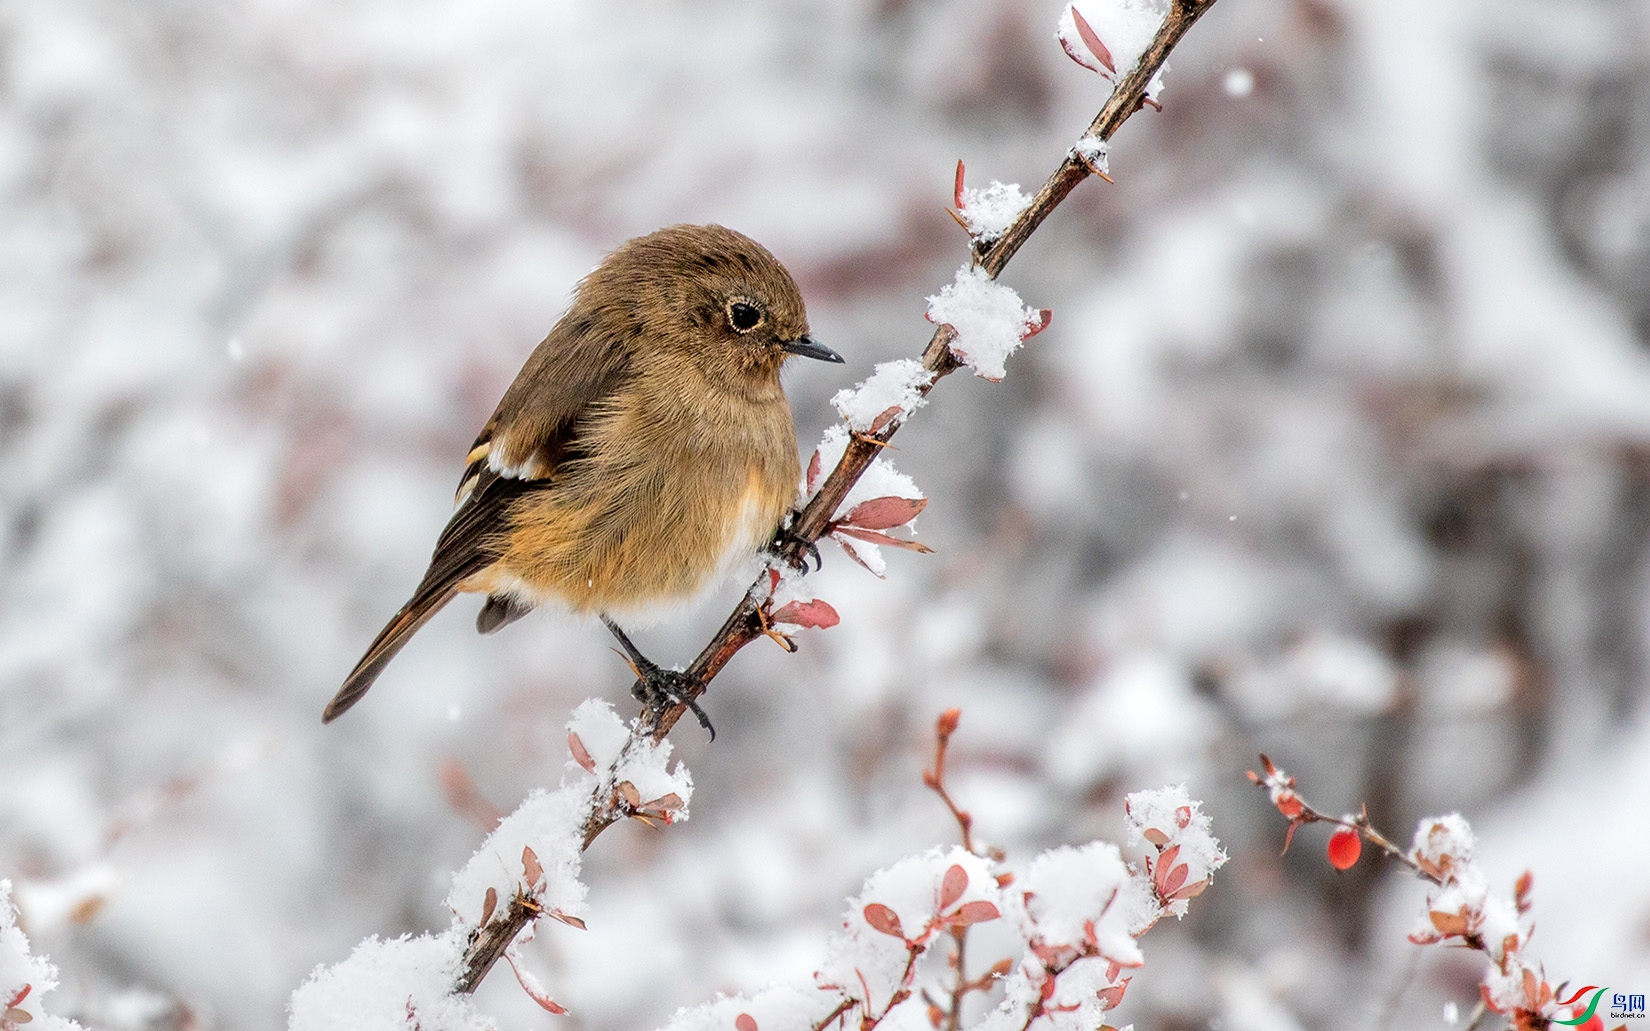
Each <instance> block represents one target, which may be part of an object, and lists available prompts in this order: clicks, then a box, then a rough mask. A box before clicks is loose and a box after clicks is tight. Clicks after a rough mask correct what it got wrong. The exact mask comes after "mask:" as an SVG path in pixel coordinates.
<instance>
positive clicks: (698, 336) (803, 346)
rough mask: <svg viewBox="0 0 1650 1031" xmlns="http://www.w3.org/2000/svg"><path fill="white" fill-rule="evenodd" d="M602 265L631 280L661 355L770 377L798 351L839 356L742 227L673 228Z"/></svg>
mask: <svg viewBox="0 0 1650 1031" xmlns="http://www.w3.org/2000/svg"><path fill="white" fill-rule="evenodd" d="M604 268H606V269H610V270H613V271H615V272H617V273H619V276H618V278H620V279H622V280H625V281H627V289H626V291H625V292H627V293H629V294H630V296H631V298H632V303H633V305H634V309H633V310H634V312H635V314H636V316H638V317H639V320H640V321H641V323H642V331H643V332H642V337H643V339H644V340H645V341H646V343H645V344H644V345H643V346H646V347H648V348H649V349H650V350H653V349H656V350H654V354H655V355H656V356H658V357H665V356H667V355H668V356H669V357H670V358H672V359H675V360H686V361H690V362H692V363H693V364H694V365H695V366H697V367H698V368H700V369H701V370H703V371H705V372H707V373H709V374H710V375H711V376H712V377H724V378H727V379H728V380H730V381H732V382H737V381H738V379H744V380H748V381H759V382H767V383H777V381H778V374H779V367H780V366H781V365H782V364H783V363H784V361H785V359H787V358H789V357H790V356H792V355H800V356H802V357H805V358H817V359H820V360H822V361H828V362H841V361H842V356H841V355H839V354H837V353H836V352H835V351H833V350H831V349H830V348H829V347H826V346H824V345H823V344H819V343H816V342H815V341H814V340H813V339H812V338H811V337H810V336H809V335H808V312H807V308H806V307H805V306H804V305H803V302H802V293H801V291H800V290H798V289H797V286H796V281H795V280H794V279H792V278H791V274H790V273H789V272H788V271H786V269H785V266H784V265H781V264H780V263H779V259H777V258H775V257H774V256H773V255H772V254H770V253H769V252H768V250H767V248H765V247H763V246H762V245H761V244H759V243H757V242H756V241H755V240H752V239H751V238H750V237H748V236H745V235H744V234H743V233H738V232H735V231H733V230H732V229H727V228H724V227H723V226H718V225H704V226H696V225H679V226H670V227H669V228H666V229H660V230H658V231H657V232H654V233H650V234H648V235H647V236H643V237H639V238H637V239H635V240H632V241H630V242H629V243H627V244H625V245H624V246H623V247H621V248H619V250H617V251H615V252H614V253H613V255H612V256H611V257H610V258H609V259H608V261H607V262H606V263H605V264H604ZM615 285H617V284H615ZM736 378H737V379H736Z"/></svg>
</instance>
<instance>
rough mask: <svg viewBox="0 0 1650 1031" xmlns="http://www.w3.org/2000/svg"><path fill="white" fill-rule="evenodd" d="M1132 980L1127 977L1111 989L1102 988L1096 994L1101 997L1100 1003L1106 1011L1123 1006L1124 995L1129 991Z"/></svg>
mask: <svg viewBox="0 0 1650 1031" xmlns="http://www.w3.org/2000/svg"><path fill="white" fill-rule="evenodd" d="M1131 980H1133V978H1128V977H1125V978H1124V979H1123V980H1122V981H1120V982H1118V983H1117V984H1114V985H1112V986H1111V987H1110V988H1102V989H1100V990H1099V991H1098V992H1096V993H1095V994H1096V995H1098V996H1100V1002H1101V1004H1102V1005H1103V1006H1105V1008H1106V1009H1109V1010H1114V1009H1116V1008H1117V1007H1119V1006H1121V1005H1122V1004H1123V993H1124V992H1125V991H1127V990H1128V987H1129V982H1130V981H1131Z"/></svg>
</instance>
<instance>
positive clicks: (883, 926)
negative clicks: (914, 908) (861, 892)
mask: <svg viewBox="0 0 1650 1031" xmlns="http://www.w3.org/2000/svg"><path fill="white" fill-rule="evenodd" d="M865 922H866V923H868V924H870V925H871V929H872V930H874V931H881V932H882V933H883V934H887V935H892V936H893V937H895V938H898V939H900V940H902V941H903V940H904V939H905V931H903V930H902V929H901V928H900V925H899V914H898V913H895V912H894V911H893V910H892V909H889V908H888V907H887V906H885V905H883V904H882V903H880V902H873V903H871V904H870V905H868V906H866V907H865Z"/></svg>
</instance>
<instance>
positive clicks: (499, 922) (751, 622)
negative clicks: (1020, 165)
mask: <svg viewBox="0 0 1650 1031" xmlns="http://www.w3.org/2000/svg"><path fill="white" fill-rule="evenodd" d="M1214 3H1215V0H1171V4H1170V7H1169V13H1168V14H1167V16H1166V17H1165V18H1164V20H1163V25H1162V26H1161V27H1160V28H1159V29H1158V31H1157V34H1156V36H1154V37H1153V38H1152V42H1151V44H1150V45H1149V46H1148V47H1147V48H1146V51H1145V53H1143V54H1141V56H1140V60H1139V61H1138V62H1137V63H1136V65H1135V68H1134V71H1132V72H1130V73H1129V74H1128V75H1126V76H1124V77H1123V78H1122V80H1121V81H1119V82H1118V83H1117V84H1116V86H1115V87H1114V88H1113V90H1112V93H1111V96H1110V97H1109V98H1108V99H1107V100H1106V103H1105V105H1104V106H1103V107H1101V109H1100V113H1099V114H1097V115H1095V117H1094V121H1093V122H1091V123H1090V124H1089V127H1088V129H1087V130H1086V132H1085V133H1084V136H1085V137H1093V138H1095V139H1098V140H1102V141H1104V140H1109V139H1111V137H1112V134H1113V133H1115V132H1116V131H1117V130H1118V128H1119V127H1121V126H1122V124H1123V123H1124V122H1125V121H1127V120H1128V118H1129V116H1130V115H1133V114H1134V113H1135V112H1136V111H1138V110H1140V109H1141V108H1142V107H1144V106H1145V105H1146V103H1147V101H1146V99H1145V97H1146V89H1147V87H1148V85H1149V84H1150V83H1151V81H1152V78H1153V76H1155V75H1156V74H1157V73H1158V70H1159V69H1161V68H1162V67H1163V64H1164V62H1165V61H1166V60H1167V59H1168V56H1169V52H1170V51H1171V50H1173V49H1174V48H1175V45H1176V44H1178V43H1179V42H1180V40H1181V37H1183V36H1185V34H1186V32H1187V30H1189V29H1190V28H1191V27H1192V25H1193V23H1195V22H1196V21H1197V20H1198V18H1200V17H1202V15H1203V12H1205V11H1207V10H1208V9H1209V8H1210V7H1212V6H1214ZM1093 174H1095V172H1094V169H1093V168H1092V167H1091V166H1090V165H1089V163H1088V162H1087V161H1086V160H1085V159H1084V158H1083V157H1082V156H1081V155H1079V154H1078V153H1077V151H1076V150H1075V149H1074V150H1072V151H1070V152H1068V153H1067V154H1066V157H1065V160H1063V161H1062V162H1061V163H1060V165H1059V167H1057V168H1056V169H1055V170H1054V172H1053V174H1052V175H1050V176H1049V177H1048V180H1047V181H1046V182H1044V183H1043V186H1042V188H1041V189H1039V190H1038V191H1037V194H1036V196H1034V197H1033V198H1032V200H1031V203H1030V205H1029V206H1027V207H1026V209H1025V210H1024V211H1022V212H1020V214H1019V216H1018V217H1017V218H1015V220H1014V221H1013V222H1012V223H1011V224H1010V225H1009V226H1008V228H1007V229H1006V230H1004V231H1003V233H1002V234H1001V235H1000V236H999V237H997V239H996V240H995V241H994V242H992V243H991V244H990V245H989V246H987V247H982V246H980V245H978V244H976V245H975V248H974V252H973V263H974V264H975V265H976V266H978V267H980V268H983V269H984V270H985V271H986V272H987V273H988V274H989V275H990V276H991V278H993V279H995V278H996V277H997V276H998V275H1000V274H1001V273H1002V271H1003V269H1004V267H1006V266H1007V265H1008V262H1009V260H1010V259H1011V258H1013V257H1014V255H1015V254H1016V253H1018V252H1019V250H1020V248H1021V246H1023V245H1024V244H1025V242H1026V241H1027V240H1028V239H1030V238H1031V234H1032V233H1034V232H1036V231H1037V227H1038V226H1040V225H1042V224H1043V220H1044V219H1046V218H1048V216H1049V214H1050V213H1052V212H1053V211H1054V209H1055V208H1056V207H1058V206H1059V204H1060V202H1061V201H1063V200H1065V199H1066V197H1067V196H1068V195H1069V194H1070V193H1071V191H1072V190H1074V189H1076V187H1077V184H1078V183H1080V182H1082V181H1083V180H1084V179H1086V178H1087V177H1089V176H1090V175H1093ZM955 339H956V333H955V331H954V330H952V329H951V327H950V326H940V327H938V328H937V329H935V330H934V335H933V336H932V337H931V338H930V339H929V341H928V345H927V347H925V348H924V349H923V352H922V364H923V367H924V368H926V369H927V370H928V371H929V372H931V373H932V374H933V378H932V380H931V381H930V382H928V383H926V384H924V385H923V386H921V388H920V390H921V393H922V394H923V395H924V396H926V395H927V394H928V393H929V391H931V390H932V389H933V388H934V384H936V383H938V382H939V381H940V380H941V379H943V378H944V377H946V376H948V375H950V374H951V373H952V372H954V371H956V370H957V369H958V368H959V367H960V366H961V363H960V362H958V360H957V358H956V357H955V355H953V354H952V352H951V343H952V341H953V340H955ZM899 425H900V421H899V420H895V421H894V422H893V423H892V424H891V425H889V426H887V427H885V428H883V429H881V430H879V431H877V432H875V433H863V434H859V433H856V434H854V435H852V437H851V438H850V439H849V441H848V446H847V450H845V451H844V452H843V455H842V459H841V460H840V461H839V462H838V463H837V465H836V468H835V469H833V470H831V474H830V476H828V477H827V478H826V479H825V482H824V483H822V484H821V485H820V488H819V490H818V492H817V493H815V494H814V496H813V497H812V498H810V499H809V500H808V502H807V504H806V505H805V506H804V507H803V508H802V510H801V512H800V513H798V515H797V518H796V519H795V521H794V522H793V523H792V524H791V526H790V528H789V532H788V534H787V535H786V537H785V538H784V539H783V540H782V541H781V542H779V543H778V544H777V546H776V548H775V550H776V551H777V553H778V555H779V560H780V561H785V562H789V563H791V564H793V565H794V564H799V563H800V562H802V561H803V557H804V552H805V551H806V550H807V548H808V547H809V545H810V544H812V543H813V542H815V541H818V540H819V539H820V538H821V537H823V536H824V535H825V533H826V532H827V529H828V526H829V524H830V521H831V518H832V517H833V516H834V515H835V514H836V511H837V509H838V508H839V507H840V506H841V504H842V501H843V499H844V498H846V497H847V496H848V492H849V491H850V490H852V489H853V486H854V484H855V483H857V482H858V481H859V478H860V476H861V475H863V474H864V472H865V470H866V469H867V468H868V467H869V466H870V464H871V462H872V460H873V459H875V458H876V456H877V454H878V452H880V451H881V450H882V447H883V446H884V445H886V444H887V443H888V441H889V439H890V438H892V437H893V435H894V433H895V432H896V431H897V430H898V428H899ZM766 582H767V576H766V573H764V575H763V577H762V578H761V579H760V580H758V582H757V583H756V584H755V585H753V586H752V588H751V590H750V591H748V592H747V593H746V595H745V597H744V598H743V599H742V600H741V601H740V603H739V605H738V606H737V607H735V608H734V610H733V612H732V614H730V615H729V616H728V618H727V620H726V621H725V622H724V623H723V624H722V628H721V629H720V630H718V631H717V632H716V635H715V636H714V637H712V638H711V641H710V643H709V644H708V645H706V646H705V649H704V650H703V651H701V652H700V653H699V656H698V657H697V658H696V659H694V660H693V663H692V664H691V665H690V666H688V668H687V673H689V674H690V675H691V676H692V677H693V679H694V681H695V683H696V684H697V687H696V688H695V689H694V690H693V691H692V692H691V693H690V697H688V698H685V699H684V700H683V701H681V702H679V703H677V704H676V705H674V706H672V707H671V708H670V709H668V710H666V711H665V712H663V713H662V714H660V716H659V717H658V719H657V721H655V722H653V723H651V724H647V723H645V722H644V723H642V724H640V725H639V727H640V729H639V730H638V732H637V733H638V734H640V735H644V736H646V737H649V738H651V740H654V741H659V740H663V738H664V737H665V735H667V734H669V733H670V730H671V728H672V727H674V726H675V725H676V721H677V720H679V719H681V717H682V714H683V713H684V712H686V711H687V703H688V702H689V701H692V700H694V699H696V698H697V697H698V696H699V695H701V694H703V693H704V689H705V687H706V686H707V685H708V684H709V683H710V681H711V679H712V678H714V677H715V676H716V674H718V673H720V672H721V671H722V668H723V667H724V666H726V665H727V664H728V662H729V661H730V660H731V659H732V658H733V656H734V655H735V654H737V653H738V651H739V650H740V649H741V648H743V647H745V645H747V644H749V643H751V642H752V641H754V640H756V639H757V638H758V637H761V636H762V630H763V626H762V621H761V619H760V618H759V616H758V612H759V610H760V608H761V600H760V599H761V598H762V597H763V590H762V588H763V586H764V585H765V584H766ZM646 719H647V716H646V715H645V714H644V716H643V720H644V721H645V720H646ZM637 740H639V739H638V738H633V739H632V741H637ZM629 748H630V745H629V744H627V745H626V750H627V752H628V750H629ZM620 761H621V762H622V761H623V759H622V757H621V759H620ZM627 815H629V814H628V813H627V812H626V811H625V807H624V805H623V803H622V801H621V800H619V799H618V798H617V797H616V795H614V794H613V793H612V789H611V777H609V778H607V779H605V780H604V782H603V785H602V786H601V787H600V788H598V789H597V792H596V795H595V796H594V797H593V798H592V800H591V809H590V816H589V818H588V819H587V820H586V821H585V824H584V844H585V847H586V848H588V847H589V846H590V843H591V842H593V841H595V840H596V837H597V836H598V835H600V834H601V832H602V831H604V830H606V829H607V828H608V827H611V826H612V825H613V824H614V823H616V822H618V821H619V820H621V819H623V818H624V817H625V816H627ZM540 912H541V910H540V909H539V908H538V907H537V906H536V905H534V904H533V902H532V900H531V899H528V898H525V897H523V896H519V895H518V896H517V897H516V898H515V899H514V900H512V902H511V904H510V905H508V906H506V907H503V908H502V911H501V912H499V913H496V914H494V915H493V916H492V918H491V919H490V920H488V921H486V922H485V923H484V924H483V926H481V927H479V928H476V929H475V931H473V932H472V934H471V939H470V945H469V947H468V948H467V949H466V950H465V953H464V970H463V971H462V973H461V974H460V976H459V979H458V982H457V986H456V990H457V991H459V992H462V993H469V992H473V991H475V989H476V987H477V986H478V985H480V984H481V980H482V978H484V977H486V976H487V971H488V970H490V969H492V966H493V964H494V963H496V962H497V961H498V959H499V957H500V956H502V955H503V954H504V950H505V949H506V948H508V947H509V945H510V943H511V942H513V941H515V939H516V936H517V935H518V934H519V933H520V932H521V930H522V929H523V928H525V927H527V926H528V925H529V924H531V923H532V922H533V921H534V920H535V919H537V918H538V916H539V915H540Z"/></svg>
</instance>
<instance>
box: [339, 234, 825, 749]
mask: <svg viewBox="0 0 1650 1031" xmlns="http://www.w3.org/2000/svg"><path fill="white" fill-rule="evenodd" d="M791 355H802V356H804V357H807V358H818V359H822V360H824V361H830V362H840V361H842V357H841V356H840V355H838V354H837V353H836V352H835V351H833V350H831V349H830V348H828V347H825V346H823V345H821V344H818V343H815V342H814V341H813V340H812V339H811V338H810V337H809V336H808V317H807V312H806V311H805V309H804V307H803V303H802V295H801V293H800V292H799V291H798V290H797V287H796V283H795V281H794V280H792V278H791V275H790V273H789V272H787V271H786V270H785V267H784V266H783V265H781V264H780V263H779V261H778V259H776V258H775V257H774V256H773V255H772V254H770V253H768V251H767V250H766V249H765V248H764V247H762V245H761V244H758V243H757V242H756V241H754V240H752V239H750V238H749V237H747V236H744V235H742V234H740V233H736V232H734V231H733V230H731V229H725V228H723V227H721V226H716V225H707V226H692V225H682V226H671V227H670V228H667V229H661V230H659V231H657V232H654V233H650V234H648V235H647V236H643V237H638V238H637V239H634V240H631V241H630V242H628V243H626V244H624V245H623V246H621V247H620V248H619V249H618V250H616V251H614V252H613V253H612V254H610V255H609V256H608V257H607V259H606V260H605V261H603V262H602V263H601V265H600V266H598V267H597V268H596V270H595V271H593V272H591V273H590V274H589V275H588V276H586V277H585V279H584V281H583V282H582V283H580V284H579V288H578V293H577V295H576V296H575V298H574V300H573V305H572V307H570V308H569V309H568V310H567V313H566V314H565V315H563V316H562V318H561V321H559V322H557V323H556V326H555V328H554V329H552V330H551V331H550V335H549V336H548V337H546V338H545V339H544V342H543V343H541V344H539V346H538V347H537V348H536V349H535V350H534V351H533V353H532V355H531V356H530V357H529V358H528V359H527V364H526V365H524V366H522V369H521V372H520V373H518V374H517V375H516V380H515V382H514V383H512V384H510V389H509V390H507V391H505V393H504V398H503V400H501V401H500V402H499V403H498V408H497V410H495V411H494V412H493V415H492V418H490V419H488V420H487V424H486V425H485V426H484V427H482V430H481V434H480V436H478V437H477V438H476V442H475V446H474V447H472V448H471V449H470V453H469V456H468V457H467V459H466V461H465V468H464V475H463V477H462V478H461V480H460V483H459V487H458V500H457V511H456V512H454V514H453V517H452V520H451V521H450V522H448V523H447V527H446V529H444V530H443V531H442V532H441V537H440V539H439V540H438V541H437V542H436V546H435V554H434V556H433V557H432V558H431V559H430V567H429V570H428V571H426V572H425V574H424V579H423V580H422V581H420V583H419V585H418V587H417V589H416V590H414V591H413V596H412V600H410V601H408V602H407V604H406V605H404V606H402V607H401V611H400V612H397V613H396V614H395V616H394V618H392V619H391V620H390V622H389V625H387V626H385V627H384V629H383V630H382V631H381V632H380V633H379V634H378V637H377V638H375V639H374V640H373V642H372V645H371V646H370V647H369V648H368V649H367V653H366V655H364V656H363V657H362V658H361V661H360V662H359V663H357V664H356V666H355V669H354V670H353V671H352V672H351V673H350V675H349V677H348V678H346V679H345V681H344V685H343V687H341V688H339V690H338V694H337V695H336V696H335V697H334V698H333V699H332V702H331V703H330V704H328V705H327V708H326V712H325V713H324V714H323V716H322V720H323V722H329V723H330V722H331V721H332V720H334V719H337V718H338V717H339V716H340V715H342V714H343V713H344V712H345V711H347V710H348V709H349V708H350V706H352V705H354V704H355V703H356V702H358V701H360V699H361V696H362V695H364V694H365V693H366V692H367V689H368V688H370V687H371V686H372V684H373V681H374V680H376V679H377V678H378V675H379V674H380V673H382V672H383V670H384V667H385V666H386V665H387V664H388V663H389V661H390V660H391V659H393V658H394V657H395V655H396V653H397V652H399V651H400V650H401V648H402V646H403V645H405V644H406V643H407V640H408V639H409V638H410V637H412V635H413V634H414V633H415V632H417V630H418V629H419V627H422V626H423V625H424V624H425V623H426V622H428V621H429V619H430V617H432V616H434V615H435V614H436V613H437V612H438V611H440V610H441V607H442V606H444V605H446V604H447V602H449V601H451V600H452V599H453V597H454V596H455V595H457V594H460V593H476V594H484V595H486V596H487V600H486V601H485V603H483V605H482V608H481V612H480V614H479V615H478V616H477V617H476V629H477V630H478V631H480V632H481V633H484V634H489V633H492V632H493V631H495V630H497V629H499V628H500V627H502V626H504V625H506V624H508V623H511V622H514V621H515V620H517V619H519V618H520V617H522V616H523V615H526V614H527V612H529V611H530V610H531V609H533V608H534V607H535V606H537V605H541V604H545V603H547V602H555V603H557V604H560V605H561V606H563V607H565V608H568V609H571V610H572V611H574V612H576V613H593V614H596V615H598V616H600V617H601V619H602V621H603V622H604V623H605V624H606V625H607V627H608V629H609V630H611V631H612V632H613V635H614V636H615V637H616V638H617V639H618V641H619V644H620V645H621V646H622V647H623V648H624V651H625V653H626V655H627V656H628V657H629V660H630V662H631V664H632V665H633V666H634V667H635V669H636V672H637V675H638V678H639V679H640V681H641V682H642V684H643V685H644V688H645V691H646V693H647V694H648V696H649V697H647V698H644V701H647V702H648V703H649V704H650V705H653V706H655V707H659V706H664V705H669V704H673V703H675V702H678V701H682V700H684V699H683V696H682V695H681V692H680V688H681V686H682V685H681V680H680V678H681V677H682V676H683V674H678V673H673V672H671V671H669V670H662V669H661V668H660V667H658V666H657V665H655V664H654V663H652V662H650V661H648V660H647V659H646V658H645V657H644V656H643V655H642V654H641V652H640V651H638V650H637V649H636V647H635V645H633V644H632V643H631V642H630V639H629V638H628V637H627V636H626V635H625V633H624V631H623V630H622V629H621V628H620V627H619V624H618V622H617V621H616V620H618V619H621V618H625V617H627V616H632V615H634V614H637V613H640V612H644V611H645V610H648V609H652V608H657V607H659V606H661V605H664V606H668V605H670V604H671V603H675V602H681V601H684V600H687V599H689V598H691V597H693V596H694V595H696V594H698V593H700V592H701V591H702V590H704V589H707V588H709V587H712V586H714V585H715V584H716V583H719V582H720V581H721V580H723V579H724V578H725V577H726V575H727V574H729V573H731V572H733V571H734V570H735V569H736V568H737V566H738V565H739V564H740V563H741V562H743V561H744V560H745V559H747V558H749V557H750V556H751V555H752V554H754V553H755V552H756V551H757V550H759V549H760V548H761V547H763V546H764V545H765V544H767V542H768V541H770V540H771V539H772V538H773V536H774V533H775V531H776V530H777V529H778V527H779V524H780V521H781V520H782V519H783V518H784V516H785V515H786V513H787V512H788V511H789V509H790V506H791V503H792V502H793V501H794V500H795V496H796V488H797V481H798V479H799V473H800V466H799V463H798V460H797V449H796V429H795V426H794V425H793V424H792V422H791V409H790V405H789V404H788V403H787V402H786V400H785V394H784V391H783V390H781V389H780V384H779V369H780V366H781V365H782V364H784V362H785V360H786V359H787V358H788V357H790V356H791ZM693 708H694V711H695V713H696V714H697V715H698V716H699V717H700V719H701V721H703V719H704V715H703V713H702V712H699V711H698V708H697V706H696V705H695V706H693ZM706 725H707V727H708V723H707V724H706Z"/></svg>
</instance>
